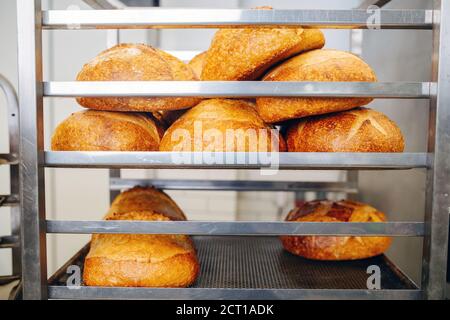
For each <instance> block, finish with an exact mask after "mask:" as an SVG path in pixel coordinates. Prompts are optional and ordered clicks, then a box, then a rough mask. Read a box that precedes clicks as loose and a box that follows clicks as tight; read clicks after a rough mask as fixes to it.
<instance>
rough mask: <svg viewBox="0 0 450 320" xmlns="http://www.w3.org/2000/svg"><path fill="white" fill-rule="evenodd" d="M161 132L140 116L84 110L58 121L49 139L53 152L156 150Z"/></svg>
mask: <svg viewBox="0 0 450 320" xmlns="http://www.w3.org/2000/svg"><path fill="white" fill-rule="evenodd" d="M163 134H164V132H163V130H162V129H161V127H160V125H159V124H158V123H157V122H156V121H155V119H153V118H152V117H151V116H149V115H147V114H143V113H124V112H108V111H96V110H84V111H79V112H76V113H73V114H72V115H70V116H69V117H68V118H67V119H66V120H64V121H63V122H61V123H60V124H59V125H58V127H57V128H56V130H55V131H54V133H53V136H52V143H51V148H52V150H54V151H157V150H158V149H159V143H160V141H161V138H162V136H163Z"/></svg>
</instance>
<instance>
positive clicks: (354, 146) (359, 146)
mask: <svg viewBox="0 0 450 320" xmlns="http://www.w3.org/2000/svg"><path fill="white" fill-rule="evenodd" d="M286 141H287V145H288V151H290V152H403V150H404V148H405V142H404V139H403V135H402V132H401V131H400V129H399V127H398V126H397V125H396V124H395V123H394V122H393V121H392V120H390V119H389V118H388V117H387V116H385V115H384V114H383V113H381V112H378V111H375V110H372V109H368V108H357V109H354V110H350V111H344V112H339V113H332V114H329V115H322V116H315V117H309V118H304V119H301V120H297V121H295V122H293V123H292V124H290V126H289V127H288V129H287V135H286Z"/></svg>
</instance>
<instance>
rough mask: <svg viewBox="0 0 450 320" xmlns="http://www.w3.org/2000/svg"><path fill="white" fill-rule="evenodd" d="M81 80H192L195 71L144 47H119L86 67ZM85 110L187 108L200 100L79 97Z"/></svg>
mask: <svg viewBox="0 0 450 320" xmlns="http://www.w3.org/2000/svg"><path fill="white" fill-rule="evenodd" d="M77 80H78V81H171V80H172V81H191V80H196V77H195V75H194V72H193V71H192V70H191V68H189V67H188V66H187V65H185V64H184V63H183V62H182V61H180V60H178V59H177V58H175V57H174V56H172V55H170V54H168V53H166V52H164V51H162V50H159V49H155V48H152V47H150V46H147V45H144V44H119V45H117V46H115V47H112V48H110V49H108V50H106V51H103V52H102V53H100V54H99V55H98V56H97V57H96V58H94V59H93V60H92V61H91V62H89V63H88V64H86V65H84V67H83V69H82V70H81V72H80V73H79V74H78V77H77ZM77 101H78V103H79V104H80V105H82V106H83V107H86V108H90V109H96V110H109V111H156V110H178V109H186V108H190V107H192V106H194V105H195V104H197V103H198V101H199V99H197V98H189V97H187V98H185V97H181V98H170V97H167V98H166V97H164V98H159V97H158V98H145V97H144V98H142V97H136V98H128V97H125V98H124V97H111V98H104V97H98V98H90V97H89V98H78V99H77Z"/></svg>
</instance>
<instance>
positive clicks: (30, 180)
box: [17, 0, 47, 299]
mask: <svg viewBox="0 0 450 320" xmlns="http://www.w3.org/2000/svg"><path fill="white" fill-rule="evenodd" d="M41 15H42V13H41V0H17V24H18V28H17V30H18V71H19V105H20V151H21V161H20V166H21V168H20V196H21V200H20V201H21V206H22V221H21V222H22V223H21V232H22V237H21V241H22V279H23V298H24V299H46V298H47V258H46V234H45V193H44V192H45V190H44V166H43V155H44V152H43V151H44V138H43V132H44V130H43V88H42V87H43V86H42V25H41V21H42V19H41Z"/></svg>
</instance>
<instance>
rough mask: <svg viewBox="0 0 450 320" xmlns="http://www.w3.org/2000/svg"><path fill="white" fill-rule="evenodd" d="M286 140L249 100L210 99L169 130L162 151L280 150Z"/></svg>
mask: <svg viewBox="0 0 450 320" xmlns="http://www.w3.org/2000/svg"><path fill="white" fill-rule="evenodd" d="M285 150H286V144H285V142H284V140H283V137H282V136H281V134H279V132H278V130H276V129H275V128H273V127H271V126H269V125H267V124H265V123H264V121H262V119H261V118H260V117H259V115H258V113H257V112H256V110H255V108H254V104H252V103H251V102H249V101H247V100H237V99H209V100H204V101H202V102H200V103H199V104H198V105H197V106H195V107H193V108H192V109H189V110H188V111H187V112H186V113H185V114H184V115H183V116H181V117H180V118H179V119H178V120H177V121H175V122H174V123H173V124H172V126H170V128H169V129H167V130H166V133H165V134H164V137H163V139H162V141H161V144H160V151H209V152H225V151H227V152H269V151H272V152H276V151H285Z"/></svg>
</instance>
